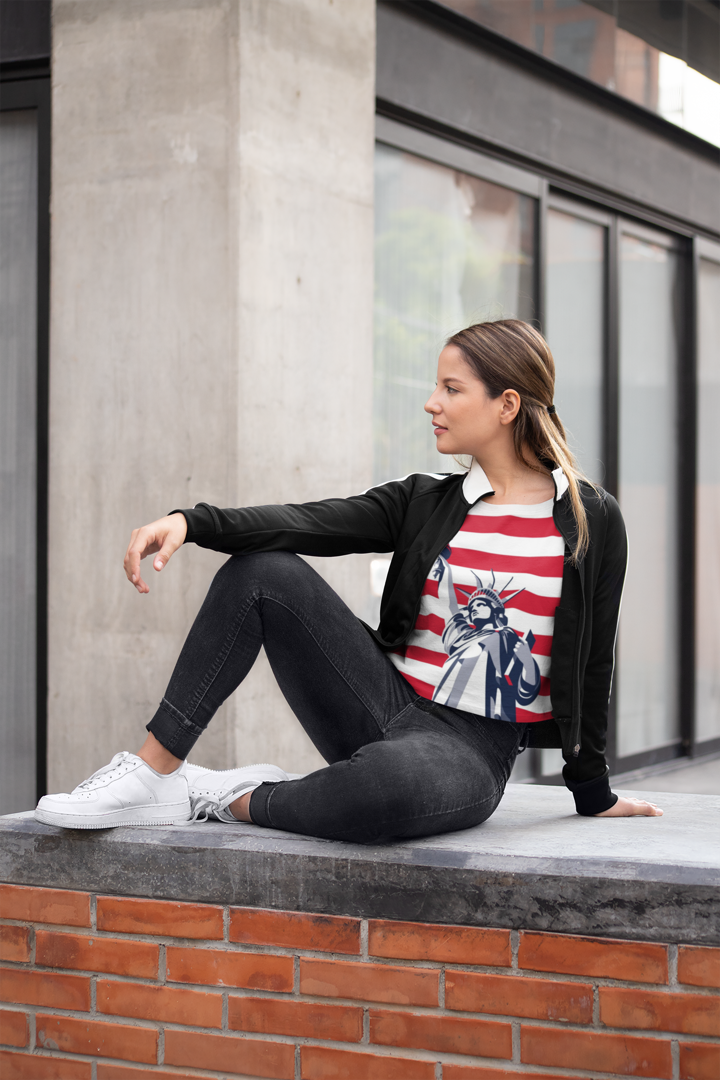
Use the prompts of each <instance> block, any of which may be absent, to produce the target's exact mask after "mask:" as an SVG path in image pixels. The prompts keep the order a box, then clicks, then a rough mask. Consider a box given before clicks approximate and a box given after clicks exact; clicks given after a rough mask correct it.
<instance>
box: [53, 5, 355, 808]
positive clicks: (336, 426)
mask: <svg viewBox="0 0 720 1080" xmlns="http://www.w3.org/2000/svg"><path fill="white" fill-rule="evenodd" d="M374 7H375V5H374V0H342V3H339V2H337V0H336V2H335V3H333V0H54V5H53V19H54V22H53V34H54V39H53V174H52V312H51V361H50V363H51V405H50V412H51V420H50V446H51V451H50V453H51V467H50V551H49V563H50V611H49V617H50V625H49V686H50V688H49V757H48V764H49V787H50V790H67V789H68V787H69V786H70V785H72V784H74V783H77V782H78V781H79V780H81V779H82V778H83V777H84V776H86V775H88V773H89V772H90V771H92V769H94V768H97V767H98V766H100V765H101V764H103V763H104V762H106V761H107V760H108V759H109V757H110V755H111V754H112V753H114V752H115V751H116V750H118V749H122V748H129V749H136V748H137V746H138V745H139V743H140V741H141V739H142V737H144V730H143V725H144V723H146V722H147V720H148V719H149V717H150V716H151V715H152V713H153V712H154V710H155V707H156V705H157V702H158V701H159V700H160V697H161V695H162V692H163V689H164V686H165V684H166V682H167V678H168V676H169V673H170V671H171V669H172V666H173V663H174V659H175V656H176V654H177V652H178V650H179V648H180V645H181V643H182V640H183V638H184V635H185V633H186V632H187V629H188V628H189V626H190V624H191V622H192V619H193V617H194V614H195V612H196V610H197V608H198V606H199V604H200V602H201V600H202V596H203V595H204V592H205V590H206V588H207V585H208V583H209V581H210V578H211V577H212V574H213V573H214V571H215V569H216V568H217V567H218V566H219V565H220V564H221V563H222V561H223V557H222V556H216V555H215V554H213V553H209V552H204V551H202V550H201V549H199V548H195V547H194V546H189V547H188V548H187V549H183V550H181V551H180V552H178V554H177V555H176V556H175V558H174V559H173V561H172V562H171V563H170V564H169V566H168V567H167V568H166V569H165V570H164V571H163V574H162V576H158V575H156V574H155V573H154V571H152V569H151V568H150V567H149V566H148V564H144V565H145V566H147V573H149V574H150V575H151V577H152V580H151V581H150V585H151V592H150V594H149V596H146V597H140V596H139V595H137V594H136V593H135V591H134V590H133V589H132V588H131V586H130V585H129V584H128V583H127V582H126V581H125V578H124V574H123V571H122V566H121V562H122V556H123V554H124V551H125V547H126V545H127V541H128V539H129V535H130V530H131V529H132V528H134V527H136V526H137V525H139V524H142V523H144V522H147V521H150V520H152V519H154V518H155V517H158V516H160V515H161V514H163V513H166V512H167V511H168V510H170V509H172V508H174V507H178V506H180V507H182V506H192V505H193V504H194V503H195V502H198V501H200V500H203V501H210V502H215V503H217V504H219V505H223V506H228V505H240V504H243V503H244V504H253V503H257V502H284V501H301V500H306V499H314V498H321V497H324V496H329V495H343V494H350V493H352V492H353V491H357V490H360V489H361V488H363V487H365V486H367V485H368V484H369V483H370V479H371V379H372V358H371V348H372V346H371V339H372V338H371V330H372V152H373V113H374V47H375V43H374ZM319 568H320V569H321V571H322V572H323V574H324V575H325V576H326V577H327V578H328V579H329V580H330V581H331V582H332V584H333V585H334V586H335V587H336V588H338V590H339V591H340V592H341V594H342V595H343V596H344V597H345V599H346V600H347V601H348V602H349V603H350V604H351V606H352V607H353V608H354V609H355V610H356V611H358V612H361V611H362V609H363V607H364V606H365V604H366V603H367V594H368V571H367V557H365V556H363V557H361V556H352V557H349V558H348V559H343V560H330V561H327V562H325V563H322V564H320V566H319ZM194 759H195V760H198V761H200V762H201V763H205V764H208V765H211V766H214V767H228V766H229V765H232V764H236V763H245V762H247V761H250V760H276V761H277V762H278V763H279V764H281V765H285V766H287V767H292V768H293V769H297V770H298V771H304V770H306V769H310V768H312V767H314V766H315V765H316V764H318V763H319V757H318V755H317V754H316V752H315V751H314V749H313V748H312V747H311V745H310V744H309V742H308V740H307V739H306V737H305V736H304V733H302V732H301V730H300V729H299V725H297V722H296V721H295V720H294V718H293V717H292V715H291V714H290V712H289V709H288V708H287V706H286V705H285V703H284V701H283V699H282V697H281V696H280V694H279V691H277V689H276V687H275V685H274V682H273V680H272V678H271V676H270V673H269V669H268V668H267V664H266V662H261V663H259V664H258V665H257V668H256V670H255V671H254V672H253V674H252V676H251V677H250V678H249V679H248V681H247V682H246V684H244V686H243V687H242V688H241V690H240V691H239V692H238V693H237V694H236V695H235V696H234V697H233V698H232V699H231V701H230V702H228V703H227V704H226V705H225V706H224V707H223V709H222V710H221V713H220V714H218V716H217V717H216V718H215V720H214V721H213V725H212V727H211V729H210V730H209V731H208V733H207V734H206V735H205V736H204V737H203V739H202V740H201V741H200V743H198V748H197V753H196V754H195V755H194Z"/></svg>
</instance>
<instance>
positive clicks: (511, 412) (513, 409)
mask: <svg viewBox="0 0 720 1080" xmlns="http://www.w3.org/2000/svg"><path fill="white" fill-rule="evenodd" d="M500 401H501V403H502V408H501V410H500V423H501V424H511V423H512V422H513V420H514V419H515V417H516V416H517V414H518V413H519V412H520V395H519V394H518V392H517V390H503V392H502V394H501V395H500Z"/></svg>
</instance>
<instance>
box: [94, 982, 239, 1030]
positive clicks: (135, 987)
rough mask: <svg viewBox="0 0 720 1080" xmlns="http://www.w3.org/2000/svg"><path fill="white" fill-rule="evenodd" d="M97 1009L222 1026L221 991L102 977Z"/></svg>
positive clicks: (166, 1020) (197, 1025)
mask: <svg viewBox="0 0 720 1080" xmlns="http://www.w3.org/2000/svg"><path fill="white" fill-rule="evenodd" d="M97 1010H98V1012H100V1013H107V1014H109V1015H111V1016H133V1017H135V1019H136V1020H164V1021H165V1022H166V1023H168V1024H192V1025H193V1026H194V1027H214V1028H219V1027H222V997H221V995H220V994H205V993H203V991H202V990H177V989H174V988H171V987H169V986H144V985H143V984H142V983H131V982H112V981H111V980H110V979H98V984H97Z"/></svg>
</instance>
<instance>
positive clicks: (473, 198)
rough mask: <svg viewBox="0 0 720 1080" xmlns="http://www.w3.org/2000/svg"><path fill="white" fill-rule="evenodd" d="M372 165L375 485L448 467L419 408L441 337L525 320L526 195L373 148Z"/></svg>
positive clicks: (529, 231)
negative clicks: (485, 323)
mask: <svg viewBox="0 0 720 1080" xmlns="http://www.w3.org/2000/svg"><path fill="white" fill-rule="evenodd" d="M375 161H376V169H375V382H374V386H375V400H374V417H375V468H374V475H375V482H377V483H379V482H382V481H384V480H388V479H391V478H393V477H396V476H403V475H404V474H406V473H408V472H414V471H418V470H426V469H427V470H437V469H440V470H442V471H445V472H447V471H448V470H449V469H452V468H453V467H454V462H453V461H452V459H448V458H447V457H445V456H442V455H440V454H438V453H437V451H436V449H435V442H434V437H433V435H432V427H431V424H430V420H429V418H428V416H427V414H426V413H424V412H423V405H424V404H425V402H426V401H427V399H428V397H429V396H430V393H431V392H432V389H433V387H434V385H435V372H436V368H437V358H438V354H439V352H440V350H441V349H442V347H443V344H444V342H445V339H446V338H447V337H448V336H449V335H450V334H452V333H454V332H455V331H456V330H459V329H460V328H461V327H463V326H467V325H469V324H470V323H472V322H480V321H482V320H483V319H488V318H501V317H504V316H516V317H518V318H521V319H532V317H533V299H532V291H533V285H532V282H533V257H534V254H533V252H534V205H535V204H534V200H533V199H531V198H529V197H528V196H526V195H518V194H516V193H515V192H513V191H510V190H508V189H507V188H503V187H499V186H498V185H497V184H490V183H487V182H486V181H484V180H479V179H477V178H476V177H473V176H468V175H466V174H465V173H461V172H457V171H454V170H453V169H448V168H446V167H445V166H443V165H436V164H434V163H432V162H429V161H425V160H423V159H421V158H417V157H414V156H413V155H412V154H407V153H404V152H402V151H400V150H395V149H393V148H391V147H387V146H383V145H378V146H377V148H376V158H375Z"/></svg>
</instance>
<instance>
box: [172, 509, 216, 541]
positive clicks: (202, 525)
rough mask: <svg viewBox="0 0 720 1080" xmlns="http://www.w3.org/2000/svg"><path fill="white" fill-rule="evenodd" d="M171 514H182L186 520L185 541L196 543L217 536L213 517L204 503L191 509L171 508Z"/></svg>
mask: <svg viewBox="0 0 720 1080" xmlns="http://www.w3.org/2000/svg"><path fill="white" fill-rule="evenodd" d="M170 513H171V514H182V515H183V517H184V518H185V520H186V521H187V535H186V537H185V543H186V544H191V543H197V542H198V541H199V540H213V539H214V538H215V537H216V536H217V532H218V530H217V528H216V525H215V518H214V516H213V513H212V511H211V510H210V507H209V506H208V505H207V504H206V503H198V505H197V506H195V507H193V509H192V510H171V511H170Z"/></svg>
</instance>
